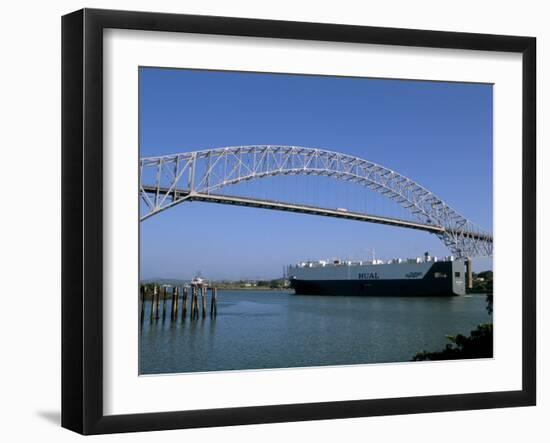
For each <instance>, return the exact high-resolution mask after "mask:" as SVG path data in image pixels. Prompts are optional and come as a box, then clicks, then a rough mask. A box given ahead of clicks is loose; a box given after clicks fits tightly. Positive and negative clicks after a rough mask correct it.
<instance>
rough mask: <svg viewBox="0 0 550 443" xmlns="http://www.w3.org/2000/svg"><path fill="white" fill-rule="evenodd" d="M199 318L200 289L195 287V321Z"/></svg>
mask: <svg viewBox="0 0 550 443" xmlns="http://www.w3.org/2000/svg"><path fill="white" fill-rule="evenodd" d="M197 318H199V287H198V286H195V319H197Z"/></svg>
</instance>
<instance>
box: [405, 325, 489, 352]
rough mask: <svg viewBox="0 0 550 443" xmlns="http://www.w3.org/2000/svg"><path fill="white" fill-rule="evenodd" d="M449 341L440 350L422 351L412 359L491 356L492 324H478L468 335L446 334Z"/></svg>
mask: <svg viewBox="0 0 550 443" xmlns="http://www.w3.org/2000/svg"><path fill="white" fill-rule="evenodd" d="M447 338H448V339H449V340H450V341H451V343H448V344H447V345H446V346H445V349H443V350H442V351H436V352H427V351H422V352H419V353H418V354H416V355H415V356H414V357H413V358H412V359H413V361H423V360H458V359H464V358H490V357H492V356H493V324H492V323H487V324H484V325H479V326H478V327H477V328H476V329H474V330H473V331H471V332H470V335H469V336H465V335H462V334H458V335H454V336H447Z"/></svg>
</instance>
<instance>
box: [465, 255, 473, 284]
mask: <svg viewBox="0 0 550 443" xmlns="http://www.w3.org/2000/svg"><path fill="white" fill-rule="evenodd" d="M466 287H467V288H468V289H472V288H473V287H474V279H473V276H472V258H471V257H468V258H466Z"/></svg>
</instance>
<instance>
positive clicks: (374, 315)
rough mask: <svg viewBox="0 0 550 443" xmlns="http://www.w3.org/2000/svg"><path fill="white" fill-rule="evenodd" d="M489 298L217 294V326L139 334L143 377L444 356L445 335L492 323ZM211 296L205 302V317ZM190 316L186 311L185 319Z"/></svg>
mask: <svg viewBox="0 0 550 443" xmlns="http://www.w3.org/2000/svg"><path fill="white" fill-rule="evenodd" d="M485 305H486V302H485V296H484V295H473V296H462V297H414V298H407V297H341V296H340V297H330V296H301V295H294V294H290V293H287V292H278V291H218V315H217V317H216V318H215V319H210V316H207V317H206V318H204V319H203V318H202V317H201V318H199V320H194V321H191V320H189V318H186V319H185V320H184V321H182V319H181V302H180V312H179V313H178V314H179V315H178V317H179V318H178V320H177V321H176V322H173V321H171V320H170V301H169V300H167V302H166V318H165V319H164V320H163V318H162V302H161V305H160V309H161V318H160V319H159V320H158V321H156V322H153V323H151V322H150V320H149V309H150V301H149V302H146V311H145V320H144V322H143V324H142V325H141V329H140V344H139V346H140V362H139V363H140V373H141V374H162V373H172V372H196V371H217V370H231V369H261V368H285V367H301V366H324V365H342V364H360V363H382V362H400V361H409V360H410V359H411V358H412V356H413V355H414V354H416V353H417V352H420V351H422V350H428V351H435V350H440V349H442V348H443V347H444V346H445V344H446V343H447V340H446V339H445V336H446V335H454V334H457V333H462V334H468V333H469V332H470V330H472V329H473V328H475V327H476V326H477V325H478V324H480V323H485V322H489V321H491V317H490V316H489V315H488V314H487V311H486V310H485ZM209 312H210V297H208V313H209ZM187 314H188V315H189V310H188V313H187Z"/></svg>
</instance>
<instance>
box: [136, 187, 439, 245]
mask: <svg viewBox="0 0 550 443" xmlns="http://www.w3.org/2000/svg"><path fill="white" fill-rule="evenodd" d="M143 190H144V191H145V192H147V193H150V194H155V193H156V192H157V188H156V187H153V186H144V187H143ZM168 191H169V189H167V188H160V189H159V192H160V194H161V195H164V194H166V193H167V192H168ZM171 194H172V195H174V194H175V198H176V199H182V200H183V199H184V200H183V201H203V202H211V203H221V204H226V205H236V206H250V207H255V208H262V209H274V210H278V211H289V212H298V213H302V214H312V215H322V216H325V217H336V218H345V219H348V220H358V221H364V222H370V223H379V224H385V225H392V226H399V227H402V228H412V229H418V230H421V231H427V232H431V233H433V234H437V233H439V232H444V228H442V227H441V226H434V225H428V224H425V223H420V222H415V221H409V220H403V219H398V218H392V217H383V216H379V215H374V214H366V213H361V212H352V211H341V210H338V209H328V208H321V207H317V206H309V205H302V204H294V203H287V202H280V201H275V200H260V199H254V198H249V197H240V196H236V195H222V194H203V193H190V192H189V191H188V190H182V189H178V190H176V191H175V192H174V191H172V192H171Z"/></svg>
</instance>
